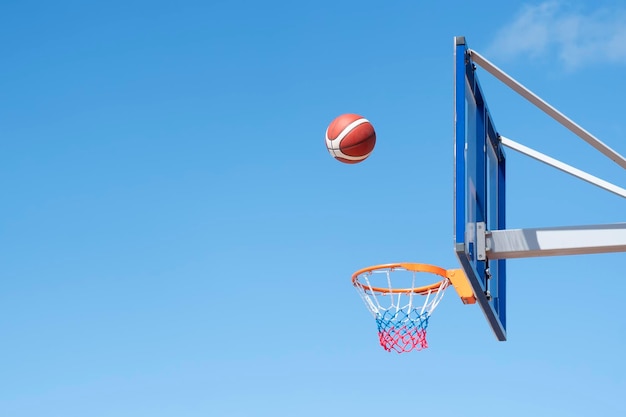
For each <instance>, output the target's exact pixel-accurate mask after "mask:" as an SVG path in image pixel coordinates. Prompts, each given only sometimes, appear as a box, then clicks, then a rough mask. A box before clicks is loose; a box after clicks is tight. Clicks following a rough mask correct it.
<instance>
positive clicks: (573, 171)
mask: <svg viewBox="0 0 626 417" xmlns="http://www.w3.org/2000/svg"><path fill="white" fill-rule="evenodd" d="M500 141H501V143H502V145H504V146H506V147H507V148H511V149H513V150H515V151H517V152H520V153H522V154H524V155H526V156H530V157H531V158H534V159H536V160H538V161H540V162H543V163H544V164H547V165H550V166H552V167H554V168H557V169H560V170H561V171H563V172H566V173H568V174H570V175H573V176H575V177H576V178H580V179H581V180H583V181H587V182H588V183H590V184H593V185H595V186H597V187H600V188H602V189H604V190H606V191H610V192H612V193H614V194H617V195H619V196H620V197H624V198H626V190H625V189H623V188H621V187H618V186H617V185H614V184H611V183H610V182H608V181H604V180H603V179H600V178H598V177H594V176H593V175H591V174H588V173H586V172H585V171H581V170H580V169H577V168H574V167H573V166H571V165H567V164H565V163H563V162H561V161H558V160H556V159H554V158H551V157H549V156H548V155H545V154H542V153H541V152H537V151H536V150H534V149H531V148H529V147H528V146H524V145H522V144H520V143H517V142H515V141H512V140H511V139H509V138H505V137H504V136H500Z"/></svg>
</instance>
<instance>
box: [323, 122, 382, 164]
mask: <svg viewBox="0 0 626 417" xmlns="http://www.w3.org/2000/svg"><path fill="white" fill-rule="evenodd" d="M363 123H369V120H367V119H365V118H360V119H357V120H355V121H354V122H352V123H350V124H349V125H348V126H346V127H345V128H344V129H343V130H342V131H341V133H339V135H337V137H336V138H335V139H329V138H328V129H326V147H327V148H328V152H330V154H331V155H332V156H333V157H334V158H342V159H347V160H349V161H362V160H363V159H365V158H367V157H368V156H370V154H371V153H372V152H373V150H372V151H370V152H368V153H367V155H361V156H351V155H346V154H344V153H343V152H341V141H342V140H343V138H344V137H346V136H347V135H348V133H350V132H351V131H352V129H354V128H355V127H357V126H359V125H362V124H363Z"/></svg>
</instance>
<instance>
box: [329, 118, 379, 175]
mask: <svg viewBox="0 0 626 417" xmlns="http://www.w3.org/2000/svg"><path fill="white" fill-rule="evenodd" d="M374 145H376V132H375V131H374V126H372V124H371V123H370V122H369V121H368V120H367V119H366V118H364V117H363V116H359V115H358V114H352V113H348V114H342V115H341V116H339V117H337V118H336V119H335V120H333V121H332V122H330V124H329V125H328V129H326V148H328V152H330V154H331V155H332V157H333V158H335V159H337V160H338V161H341V162H343V163H345V164H356V163H358V162H362V161H364V160H365V159H367V157H368V156H370V154H371V153H372V151H373V150H374Z"/></svg>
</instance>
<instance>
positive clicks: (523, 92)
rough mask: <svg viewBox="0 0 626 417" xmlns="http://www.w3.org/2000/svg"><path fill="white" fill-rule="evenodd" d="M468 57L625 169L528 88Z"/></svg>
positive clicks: (613, 154)
mask: <svg viewBox="0 0 626 417" xmlns="http://www.w3.org/2000/svg"><path fill="white" fill-rule="evenodd" d="M469 53H470V56H471V57H472V60H473V61H474V62H475V63H477V64H478V65H480V66H481V67H482V68H484V69H485V70H486V71H487V72H489V73H490V74H491V75H493V76H494V77H496V78H497V79H498V80H500V81H502V82H503V83H504V84H506V85H507V86H508V87H509V88H511V89H512V90H513V91H515V92H516V93H518V94H519V95H521V96H522V97H524V98H525V99H526V100H528V101H530V102H531V103H532V104H534V105H535V106H537V107H538V108H539V109H541V110H543V111H544V112H545V113H546V114H547V115H548V116H550V117H552V118H553V119H554V120H556V121H557V122H559V123H560V124H562V125H563V126H565V127H566V128H567V129H569V130H571V131H572V132H573V133H574V134H576V135H577V136H578V137H580V138H581V139H582V140H584V141H585V142H587V143H588V144H590V145H591V146H593V147H594V148H596V149H597V150H598V151H600V152H601V153H602V154H603V155H605V156H607V157H609V158H610V159H611V160H612V161H614V162H615V163H617V164H618V165H619V166H621V167H622V168H624V169H626V159H625V158H624V157H623V156H622V155H620V154H619V153H617V152H616V151H614V150H613V149H611V148H610V147H608V146H607V145H606V144H604V143H603V142H602V141H600V139H598V138H596V137H595V136H593V135H592V134H591V133H589V132H587V131H586V130H585V129H583V128H582V127H580V126H579V125H577V124H576V123H574V122H573V121H572V120H571V119H569V118H568V117H567V116H565V115H564V114H563V113H561V112H560V111H558V110H557V109H555V108H554V107H552V106H551V105H550V104H548V103H546V102H545V101H544V100H542V99H541V98H540V97H539V96H537V95H536V94H535V93H533V92H532V91H530V90H529V89H528V88H526V87H524V86H523V85H522V84H520V83H519V82H517V81H516V80H515V79H513V77H511V76H509V75H508V74H507V73H505V72H504V71H502V70H501V69H500V68H498V67H496V66H495V65H494V64H492V63H491V62H489V61H488V60H487V59H486V58H485V57H483V56H482V55H480V54H479V53H478V52H476V51H473V50H469Z"/></svg>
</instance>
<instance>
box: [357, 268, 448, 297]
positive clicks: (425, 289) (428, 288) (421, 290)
mask: <svg viewBox="0 0 626 417" xmlns="http://www.w3.org/2000/svg"><path fill="white" fill-rule="evenodd" d="M397 268H404V269H405V270H407V271H413V272H427V273H430V274H434V275H438V276H440V277H443V279H442V280H441V281H437V282H435V283H434V284H429V285H424V286H421V287H415V288H381V287H372V286H369V285H364V284H362V283H361V282H359V276H360V275H362V274H366V273H368V272H374V271H380V270H383V269H389V270H391V271H393V270H394V269H397ZM446 279H448V275H447V270H445V269H443V268H440V267H438V266H434V265H428V264H418V263H393V264H383V265H374V266H369V267H367V268H363V269H359V270H358V271H356V272H355V273H354V274H352V285H354V286H359V287H361V288H362V289H363V290H366V291H373V292H377V293H382V294H403V293H416V294H427V293H430V292H433V291H439V288H440V287H441V283H442V282H443V281H444V280H446Z"/></svg>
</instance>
